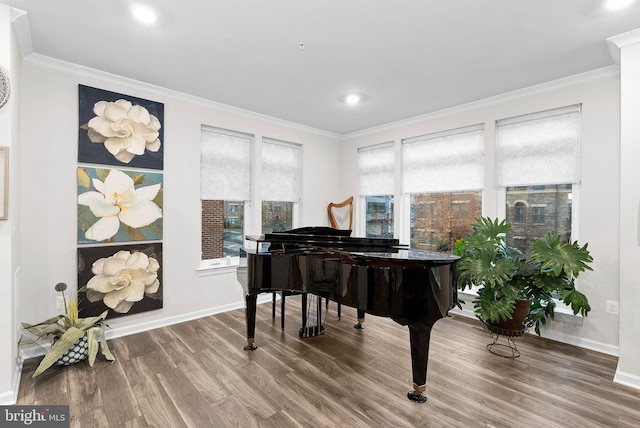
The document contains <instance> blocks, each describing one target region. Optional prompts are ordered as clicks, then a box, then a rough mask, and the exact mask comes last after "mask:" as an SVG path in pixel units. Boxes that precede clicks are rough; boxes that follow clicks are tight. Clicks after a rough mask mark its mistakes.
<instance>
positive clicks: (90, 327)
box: [22, 282, 115, 377]
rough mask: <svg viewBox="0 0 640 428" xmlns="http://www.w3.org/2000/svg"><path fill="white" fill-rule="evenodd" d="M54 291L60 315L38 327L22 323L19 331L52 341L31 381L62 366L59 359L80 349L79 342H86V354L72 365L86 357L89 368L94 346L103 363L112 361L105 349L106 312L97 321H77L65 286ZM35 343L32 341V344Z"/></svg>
mask: <svg viewBox="0 0 640 428" xmlns="http://www.w3.org/2000/svg"><path fill="white" fill-rule="evenodd" d="M55 289H56V291H58V292H60V293H61V294H62V298H63V301H64V311H65V313H64V315H58V316H56V317H53V318H50V319H48V320H46V321H43V322H41V323H39V324H27V323H22V327H23V328H24V329H25V330H27V331H28V332H29V333H31V334H33V335H35V336H37V337H38V339H41V338H43V337H48V336H51V337H53V343H52V345H51V348H50V349H49V351H48V352H47V353H46V355H45V357H44V358H43V359H42V361H41V362H40V365H39V366H38V367H37V369H36V371H35V372H34V373H33V376H32V377H36V376H38V375H39V374H41V373H42V372H44V371H45V370H46V369H48V368H49V367H51V366H52V365H53V364H54V363H56V362H59V364H65V363H64V362H62V360H61V358H63V356H64V355H65V354H68V353H71V352H74V348H82V347H83V346H82V345H81V344H80V343H81V342H86V344H87V352H86V353H80V355H81V356H80V357H75V358H72V361H74V362H78V361H80V360H83V359H84V358H86V356H87V355H88V357H89V365H90V366H93V363H94V362H95V359H96V355H97V354H98V346H99V347H100V350H101V352H102V355H104V357H105V358H106V359H107V360H109V361H114V360H115V357H114V356H113V354H112V353H111V350H110V349H109V346H108V345H107V340H106V336H105V328H106V327H107V324H105V322H104V320H105V318H106V317H107V312H108V311H104V312H103V313H102V314H100V315H99V316H97V317H88V318H78V302H77V300H76V299H71V301H70V302H69V305H68V306H67V300H66V296H65V293H64V291H65V290H66V289H67V284H65V283H63V282H61V283H58V284H56V286H55ZM38 339H36V341H37V340H38ZM32 343H33V342H32ZM77 351H79V349H75V352H77Z"/></svg>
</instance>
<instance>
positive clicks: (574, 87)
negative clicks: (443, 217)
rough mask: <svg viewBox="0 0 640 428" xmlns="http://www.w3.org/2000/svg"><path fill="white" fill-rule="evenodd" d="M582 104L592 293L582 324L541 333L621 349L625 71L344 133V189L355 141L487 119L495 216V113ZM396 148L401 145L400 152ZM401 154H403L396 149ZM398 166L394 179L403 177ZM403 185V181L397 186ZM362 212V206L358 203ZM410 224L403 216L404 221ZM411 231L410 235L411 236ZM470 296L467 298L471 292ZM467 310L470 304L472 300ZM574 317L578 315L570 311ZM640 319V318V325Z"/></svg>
mask: <svg viewBox="0 0 640 428" xmlns="http://www.w3.org/2000/svg"><path fill="white" fill-rule="evenodd" d="M578 103H581V104H582V124H581V133H582V135H581V137H582V138H581V139H582V148H581V150H582V152H581V159H580V162H581V168H582V186H581V190H580V206H579V207H578V211H579V237H578V239H579V241H580V242H581V243H585V242H588V243H589V250H590V251H591V253H592V255H593V258H594V263H593V265H592V267H593V269H594V271H593V272H586V273H585V274H583V275H582V276H581V277H580V282H579V288H580V290H581V291H583V292H584V293H585V294H586V295H587V296H588V298H589V301H590V303H591V307H592V311H591V312H590V313H589V316H588V317H587V318H585V319H584V320H583V324H582V326H580V325H577V324H575V323H572V322H561V321H554V322H551V325H550V326H549V327H548V328H546V329H545V330H544V331H543V333H542V335H543V336H545V337H549V338H554V339H558V340H562V341H564V342H568V343H573V344H576V345H580V346H583V347H587V348H592V349H596V350H599V351H603V352H607V353H610V354H617V353H618V346H619V342H618V321H619V320H618V316H616V315H611V314H608V313H605V302H606V301H607V300H613V301H618V300H619V299H620V290H619V281H620V280H619V273H618V263H619V261H620V257H619V248H618V245H619V242H620V239H619V224H620V220H619V205H620V199H619V191H620V186H619V170H620V144H619V142H620V128H619V121H620V107H619V103H620V78H619V73H618V69H617V68H615V67H612V68H610V69H606V70H600V71H598V72H592V73H588V74H585V75H582V76H576V77H575V78H572V79H566V80H563V81H558V82H552V83H549V84H546V85H541V86H539V87H536V88H530V89H528V90H523V91H518V92H516V93H511V94H505V95H503V96H500V97H495V98H493V99H490V100H484V101H482V102H477V103H473V104H469V105H465V106H460V107H457V108H455V109H451V110H449V111H444V112H439V113H437V114H433V115H428V116H425V117H422V118H414V119H411V120H408V121H405V122H402V123H397V124H394V125H391V126H385V127H383V128H380V129H376V130H369V131H367V132H363V133H356V134H353V135H349V136H346V138H345V140H344V142H343V146H342V157H343V168H344V171H343V174H344V175H345V179H346V183H347V187H346V189H347V190H348V191H349V192H351V193H353V194H356V195H357V194H358V191H357V170H356V169H355V168H353V165H357V149H358V147H362V146H367V145H372V144H378V143H383V142H387V141H395V142H396V145H397V146H399V145H400V142H401V140H402V139H405V138H409V137H414V136H419V135H423V134H428V133H431V132H437V131H444V130H448V129H453V128H458V127H463V126H468V125H473V124H478V123H484V124H485V137H486V142H487V146H486V150H485V162H486V166H485V175H486V176H487V177H486V180H485V189H489V190H485V197H484V204H483V205H484V206H483V211H484V213H483V214H484V215H488V216H492V217H496V216H497V215H498V214H497V213H499V212H500V211H499V209H498V206H497V199H496V197H495V190H491V189H495V185H494V178H493V166H494V163H493V153H494V150H493V147H494V145H493V142H494V135H495V126H494V123H495V120H497V119H503V118H508V117H512V116H518V115H522V114H526V113H533V112H538V111H543V110H547V109H552V108H556V107H562V106H567V105H573V104H578ZM397 153H399V151H397ZM398 157H399V156H398ZM399 171H400V169H397V172H398V174H397V175H396V181H398V182H399V180H400V175H399ZM396 187H398V186H396ZM401 196H402V195H401V194H400V193H399V191H398V192H397V194H396V195H395V198H396V199H395V200H396V204H395V206H396V209H397V210H399V213H397V214H396V216H401V215H403V213H402V208H403V204H402V202H401V201H402V199H401ZM358 211H362V210H361V209H360V207H358ZM405 223H406V222H405ZM407 236H408V235H407ZM467 301H469V299H467ZM466 306H468V307H469V308H466V309H468V310H472V309H473V308H472V307H471V305H470V304H469V303H467V305H466ZM568 319H569V320H572V321H576V320H574V319H572V318H568ZM636 325H637V324H636Z"/></svg>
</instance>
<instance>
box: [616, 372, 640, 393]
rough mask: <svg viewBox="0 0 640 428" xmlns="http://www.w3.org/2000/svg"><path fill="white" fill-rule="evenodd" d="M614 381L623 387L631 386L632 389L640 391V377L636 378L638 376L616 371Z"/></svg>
mask: <svg viewBox="0 0 640 428" xmlns="http://www.w3.org/2000/svg"><path fill="white" fill-rule="evenodd" d="M613 381H614V382H615V383H619V384H621V385H626V386H630V387H631V388H635V389H640V376H636V375H632V374H629V373H624V372H621V371H619V370H616V374H615V376H614V377H613Z"/></svg>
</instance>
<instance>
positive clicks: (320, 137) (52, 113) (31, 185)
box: [19, 55, 340, 346]
mask: <svg viewBox="0 0 640 428" xmlns="http://www.w3.org/2000/svg"><path fill="white" fill-rule="evenodd" d="M78 84H83V85H88V86H93V87H97V88H101V89H106V90H109V91H114V92H119V93H123V94H127V95H132V96H136V97H140V98H145V99H150V100H153V101H158V102H162V103H164V105H165V123H164V127H165V130H164V132H165V133H164V141H163V144H164V145H165V146H164V201H163V204H164V212H163V214H164V215H163V225H164V237H163V253H164V256H163V271H164V275H163V286H164V295H163V296H164V308H163V309H161V310H157V311H150V312H146V313H142V314H137V315H131V316H128V317H122V318H117V319H113V320H111V321H109V325H110V326H111V327H112V335H113V336H118V335H121V334H128V333H131V332H135V331H140V330H145V329H149V328H152V327H155V326H158V325H163V324H167V323H171V322H176V321H182V320H186V319H190V318H194V317H198V316H203V315H206V314H210V313H215V312H219V311H223V310H227V309H230V308H237V307H242V306H243V304H244V300H243V296H242V292H241V287H240V285H239V284H238V282H237V280H236V275H235V272H234V273H224V274H218V275H210V276H198V275H197V274H196V268H197V267H198V265H199V261H200V250H201V245H200V239H201V238H200V237H201V231H200V181H199V180H200V126H201V125H202V124H206V125H211V126H217V127H222V128H227V129H232V130H236V131H241V132H247V133H251V134H255V135H257V136H267V137H271V138H276V139H280V140H286V141H292V142H297V143H300V144H302V145H303V156H304V158H303V170H304V176H303V201H304V203H303V204H302V207H301V225H302V226H307V225H327V224H328V220H327V213H326V206H327V204H328V203H329V202H330V201H331V200H332V199H334V198H335V197H336V192H335V189H337V188H338V187H339V186H338V177H337V176H336V175H335V174H328V173H327V167H326V166H327V165H336V164H338V163H339V161H340V159H339V154H340V151H339V145H340V139H339V138H338V137H337V136H333V135H331V134H328V133H324V132H321V131H315V130H312V129H310V128H305V127H303V126H300V125H294V124H287V123H284V122H282V121H277V120H275V119H274V120H270V119H269V118H265V117H261V116H258V115H255V114H250V113H248V112H241V111H239V110H234V109H231V108H225V107H224V106H221V105H219V104H215V103H210V102H206V101H204V100H199V99H196V98H192V97H187V96H185V95H182V94H177V93H172V92H170V91H166V90H163V89H160V88H156V87H152V86H150V85H147V84H144V83H140V82H133V81H128V80H125V79H121V78H118V77H116V76H110V75H107V74H105V73H101V72H97V71H93V70H87V69H80V68H77V67H74V66H72V65H70V64H66V63H61V62H58V61H53V60H51V59H49V58H43V57H38V56H35V55H32V56H30V57H28V58H27V59H26V61H25V62H24V64H23V70H22V96H21V101H22V117H23V121H22V126H21V134H22V151H23V153H25V156H23V158H22V162H21V164H20V166H19V168H20V175H21V180H22V187H21V189H20V191H21V193H22V195H23V198H22V205H21V210H22V227H21V230H20V232H19V233H20V239H21V242H22V248H21V255H22V260H23V266H22V289H23V290H22V297H21V301H20V311H19V317H20V321H23V322H36V321H41V320H43V319H46V318H47V317H49V316H52V315H54V314H56V313H57V311H56V309H55V297H56V293H55V291H54V285H55V284H56V283H57V282H60V281H64V282H66V283H68V284H69V285H70V286H71V288H72V290H75V289H76V287H77V270H76V269H77V268H76V248H77V244H76V236H77V234H76V223H77V222H76V217H77V214H76V213H77V211H76V210H77V206H76V203H77V202H76V198H77V195H76V167H77V166H78V163H77V145H78V142H77V141H78V126H79V124H78ZM259 179H260V177H257V180H258V181H259ZM247 232H248V233H254V234H255V233H259V231H256V230H253V231H247ZM238 346H243V343H241V342H239V343H238Z"/></svg>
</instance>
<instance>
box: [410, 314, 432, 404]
mask: <svg viewBox="0 0 640 428" xmlns="http://www.w3.org/2000/svg"><path fill="white" fill-rule="evenodd" d="M430 336H431V328H428V329H426V330H425V329H420V330H418V329H417V328H416V327H414V326H412V325H410V326H409V340H410V342H411V367H412V369H413V391H410V392H409V393H407V398H408V399H409V400H411V401H416V402H418V403H424V402H425V401H427V396H426V395H425V394H424V391H425V389H426V384H427V360H428V358H429V339H430Z"/></svg>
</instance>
